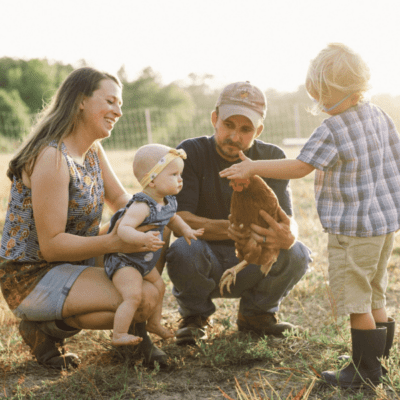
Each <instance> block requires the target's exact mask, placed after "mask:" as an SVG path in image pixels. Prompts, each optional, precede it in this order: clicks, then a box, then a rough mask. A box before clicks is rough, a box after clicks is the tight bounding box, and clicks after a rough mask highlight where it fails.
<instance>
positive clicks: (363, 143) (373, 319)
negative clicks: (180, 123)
mask: <svg viewBox="0 0 400 400" xmlns="http://www.w3.org/2000/svg"><path fill="white" fill-rule="evenodd" d="M369 78H370V74H369V69H368V67H367V65H366V64H365V63H364V61H363V60H362V59H361V58H360V56H359V55H358V54H356V53H354V52H353V51H352V50H351V49H349V48H348V47H346V46H344V45H342V44H330V45H328V47H327V48H325V49H324V50H322V51H321V52H320V53H319V54H318V56H317V57H316V58H315V59H314V60H313V61H312V62H311V64H310V67H309V70H308V73H307V78H306V89H307V91H308V93H309V94H310V96H311V97H312V98H313V99H314V100H315V103H316V104H315V106H314V108H317V109H322V110H323V111H324V112H325V113H327V114H328V115H330V116H331V117H330V118H328V119H326V120H324V121H323V123H322V125H321V126H320V127H318V128H317V129H316V130H315V131H314V133H313V134H312V135H311V137H310V138H309V140H308V141H307V143H306V144H305V145H304V147H303V148H302V150H301V152H300V154H299V156H298V157H297V159H295V160H289V159H286V160H276V161H275V160H272V161H251V160H250V159H248V158H246V157H245V156H244V154H243V153H242V154H241V160H242V162H241V163H239V164H236V165H233V166H231V167H230V168H227V169H226V170H224V171H221V173H220V175H221V177H226V178H229V179H237V178H247V177H249V176H252V175H256V174H257V175H260V176H262V177H266V178H274V179H295V178H301V177H303V176H306V175H308V174H309V173H311V172H312V171H313V170H314V169H316V173H315V197H316V205H317V210H318V214H319V217H320V220H321V223H322V226H323V227H324V230H325V231H326V232H328V233H329V241H328V252H329V283H330V286H331V290H332V294H333V297H334V299H335V303H336V307H337V314H338V315H346V314H350V325H351V336H352V345H353V362H352V363H350V364H349V365H348V366H347V367H346V368H344V369H342V370H340V371H325V372H322V377H323V379H324V380H325V381H326V382H328V383H330V384H332V385H335V386H341V387H344V388H347V387H351V388H357V387H360V386H362V384H363V383H364V382H367V383H372V384H375V385H376V384H378V383H379V381H380V378H381V376H382V367H381V363H380V361H379V358H381V357H382V356H384V357H388V355H389V350H390V347H391V346H392V343H393V336H394V329H395V321H394V320H393V319H392V318H388V317H387V314H386V309H385V303H386V298H385V291H386V287H387V271H386V267H387V263H388V260H389V257H390V255H391V252H392V248H393V241H394V233H395V231H396V230H398V229H399V227H400V139H399V135H398V133H397V131H396V128H395V126H394V124H393V122H392V120H391V119H390V117H389V116H388V115H387V114H385V113H384V112H383V111H382V110H381V109H380V108H378V107H377V106H375V105H373V104H370V103H369V102H364V101H363V94H364V93H365V92H366V90H368V81H369ZM261 240H262V238H261V237H260V241H261Z"/></svg>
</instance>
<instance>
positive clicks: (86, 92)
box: [7, 67, 122, 181]
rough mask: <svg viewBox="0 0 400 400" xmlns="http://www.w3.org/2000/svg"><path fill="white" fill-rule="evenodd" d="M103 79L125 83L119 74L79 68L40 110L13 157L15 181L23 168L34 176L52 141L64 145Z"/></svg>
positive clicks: (11, 170)
mask: <svg viewBox="0 0 400 400" xmlns="http://www.w3.org/2000/svg"><path fill="white" fill-rule="evenodd" d="M103 79H111V80H113V81H114V82H115V83H116V84H117V85H118V86H120V87H122V84H121V82H120V81H119V79H118V78H116V77H115V76H113V75H111V74H108V73H104V72H100V71H97V70H95V69H93V68H88V67H84V68H79V69H76V70H75V71H73V72H71V73H70V74H69V75H68V76H67V78H66V79H65V80H64V82H63V83H62V84H61V86H60V87H59V89H58V90H57V92H56V94H55V95H54V97H53V99H52V101H51V102H50V104H49V105H48V106H47V107H45V108H44V109H43V111H42V112H41V113H40V114H39V118H38V120H37V123H36V124H35V125H34V127H33V128H32V131H31V133H30V135H29V137H28V138H27V139H26V141H25V142H24V143H23V144H22V145H21V147H20V148H19V149H18V151H17V153H16V154H15V155H14V157H13V158H12V160H11V161H10V163H9V165H8V170H7V176H8V177H9V178H10V180H11V181H12V180H13V177H14V176H15V177H16V178H17V179H21V178H22V171H23V170H25V171H26V173H27V174H28V175H29V176H30V175H31V174H32V171H33V168H34V166H35V162H36V159H37V157H38V155H39V153H40V151H41V150H42V149H43V148H44V147H45V146H47V145H48V144H49V143H50V142H52V141H53V140H55V141H57V143H58V147H59V148H60V147H61V143H62V141H63V140H64V138H65V137H67V136H68V135H69V134H70V133H71V132H72V131H73V130H74V129H75V128H76V126H77V122H78V116H79V106H80V104H81V102H82V100H83V99H84V97H91V96H92V95H93V92H94V91H95V90H97V89H98V88H99V86H100V82H101V81H102V80H103Z"/></svg>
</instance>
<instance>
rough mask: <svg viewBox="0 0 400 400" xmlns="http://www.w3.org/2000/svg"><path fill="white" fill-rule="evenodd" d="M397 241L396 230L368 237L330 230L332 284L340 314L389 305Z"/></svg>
mask: <svg viewBox="0 0 400 400" xmlns="http://www.w3.org/2000/svg"><path fill="white" fill-rule="evenodd" d="M393 243H394V232H393V233H389V234H387V235H382V236H373V237H367V238H363V237H350V236H344V235H332V234H329V239H328V254H329V286H330V290H331V294H332V300H333V301H332V305H333V307H334V311H335V313H336V314H337V315H347V314H364V313H369V312H371V311H372V310H376V309H379V308H382V307H384V306H385V304H386V296H385V293H386V288H387V281H388V278H387V264H388V261H389V258H390V255H391V253H392V249H393Z"/></svg>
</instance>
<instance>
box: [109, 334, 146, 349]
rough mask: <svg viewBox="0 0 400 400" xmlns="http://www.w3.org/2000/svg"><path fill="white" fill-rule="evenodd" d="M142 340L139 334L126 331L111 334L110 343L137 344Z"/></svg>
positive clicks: (120, 344) (119, 344)
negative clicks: (129, 333) (130, 333)
mask: <svg viewBox="0 0 400 400" xmlns="http://www.w3.org/2000/svg"><path fill="white" fill-rule="evenodd" d="M142 340H143V339H142V338H141V337H139V336H134V335H128V334H127V333H122V334H113V338H112V340H111V344H112V345H113V346H137V345H138V344H139V343H140V342H141V341H142Z"/></svg>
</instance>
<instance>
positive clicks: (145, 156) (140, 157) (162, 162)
mask: <svg viewBox="0 0 400 400" xmlns="http://www.w3.org/2000/svg"><path fill="white" fill-rule="evenodd" d="M178 157H180V158H182V159H185V158H186V153H185V152H184V151H183V150H176V149H173V148H171V147H168V146H164V145H162V144H147V145H145V146H142V147H140V148H139V149H138V150H137V152H136V154H135V157H134V159H133V173H134V175H135V177H136V179H137V180H138V181H139V183H140V184H141V186H142V187H143V188H145V187H146V186H147V185H148V184H149V183H150V182H151V181H152V180H153V179H154V178H155V177H156V176H157V175H158V174H159V173H161V172H162V170H163V169H164V168H165V167H166V166H167V165H168V164H169V163H170V162H171V161H172V160H173V159H175V158H178Z"/></svg>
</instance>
